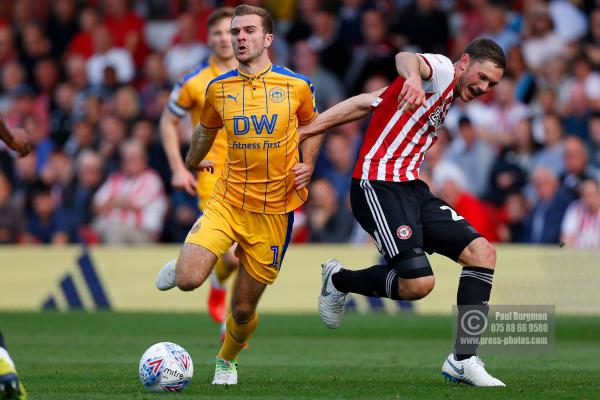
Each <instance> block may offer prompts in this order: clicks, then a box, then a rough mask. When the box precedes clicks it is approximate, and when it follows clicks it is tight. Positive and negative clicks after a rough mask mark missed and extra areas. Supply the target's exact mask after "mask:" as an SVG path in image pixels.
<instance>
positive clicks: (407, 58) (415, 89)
mask: <svg viewBox="0 0 600 400" xmlns="http://www.w3.org/2000/svg"><path fill="white" fill-rule="evenodd" d="M396 70H397V71H398V75H400V76H401V77H403V78H404V79H405V81H404V85H403V86H402V90H401V91H400V95H399V96H398V109H401V110H405V109H408V110H414V109H415V108H417V107H420V106H424V105H425V91H424V90H423V86H422V83H423V79H428V78H429V77H430V76H431V73H432V71H431V68H430V67H429V65H427V63H426V62H425V61H423V60H422V59H421V57H419V56H418V55H417V54H415V53H407V52H400V53H398V54H396Z"/></svg>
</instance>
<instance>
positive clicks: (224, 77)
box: [206, 69, 239, 92]
mask: <svg viewBox="0 0 600 400" xmlns="http://www.w3.org/2000/svg"><path fill="white" fill-rule="evenodd" d="M237 76H239V72H238V70H237V69H232V70H231V71H228V72H225V73H224V74H221V75H219V76H217V77H216V78H213V79H211V81H210V82H208V85H207V86H206V92H208V90H209V89H210V88H211V87H213V86H214V85H215V83H218V82H223V81H227V80H229V79H232V78H236V77H237Z"/></svg>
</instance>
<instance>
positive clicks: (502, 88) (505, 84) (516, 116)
mask: <svg viewBox="0 0 600 400" xmlns="http://www.w3.org/2000/svg"><path fill="white" fill-rule="evenodd" d="M494 100H495V101H494V104H493V106H492V107H491V110H490V113H491V119H490V126H489V128H486V129H480V131H481V132H482V136H483V138H485V139H486V140H487V141H488V142H490V143H492V144H496V145H500V146H511V145H512V144H514V143H515V140H516V138H515V127H516V125H517V123H518V122H519V121H520V120H522V119H523V118H526V117H527V116H528V114H529V110H528V109H527V107H526V106H525V105H524V104H523V103H521V102H520V101H518V100H517V99H516V98H515V82H514V81H513V80H512V79H511V78H506V77H505V78H503V79H502V80H501V81H500V82H499V83H498V85H497V86H496V87H495V88H494Z"/></svg>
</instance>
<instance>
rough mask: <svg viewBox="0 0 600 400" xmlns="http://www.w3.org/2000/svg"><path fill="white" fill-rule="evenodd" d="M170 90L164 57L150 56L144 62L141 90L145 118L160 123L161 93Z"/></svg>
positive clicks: (158, 55) (155, 54) (154, 54)
mask: <svg viewBox="0 0 600 400" xmlns="http://www.w3.org/2000/svg"><path fill="white" fill-rule="evenodd" d="M170 89H171V87H170V85H169V81H168V80H167V70H166V68H165V65H164V63H163V59H162V56H161V55H160V54H158V53H152V54H149V55H148V57H146V61H145V62H144V79H143V82H142V87H141V88H140V99H141V102H142V109H143V110H144V115H145V116H147V117H148V118H150V119H152V120H155V121H158V119H159V118H160V113H161V111H162V108H161V107H162V104H161V103H160V92H161V91H162V90H170Z"/></svg>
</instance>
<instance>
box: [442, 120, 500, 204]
mask: <svg viewBox="0 0 600 400" xmlns="http://www.w3.org/2000/svg"><path fill="white" fill-rule="evenodd" d="M458 133H459V136H458V137H456V138H455V139H454V140H453V141H452V142H451V143H450V145H449V146H448V149H447V150H446V154H445V159H446V160H448V161H451V162H453V163H455V164H456V165H457V166H458V167H459V168H460V169H461V170H462V172H463V173H464V174H465V176H466V177H467V181H466V182H467V184H466V185H467V186H466V187H467V188H468V190H469V192H470V193H472V194H473V195H475V196H478V197H479V196H483V195H484V194H485V191H486V190H487V184H488V179H489V174H490V170H491V168H492V163H493V162H494V150H493V149H492V147H491V146H490V145H489V144H488V143H486V142H485V141H483V140H482V139H480V138H479V137H478V136H477V131H476V130H475V127H474V126H473V124H472V123H471V120H470V119H469V118H467V117H461V118H460V119H459V122H458Z"/></svg>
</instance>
